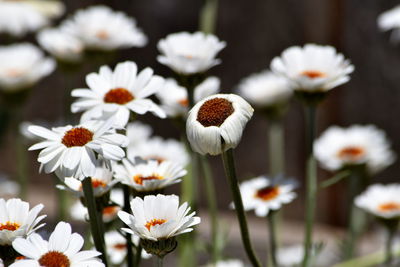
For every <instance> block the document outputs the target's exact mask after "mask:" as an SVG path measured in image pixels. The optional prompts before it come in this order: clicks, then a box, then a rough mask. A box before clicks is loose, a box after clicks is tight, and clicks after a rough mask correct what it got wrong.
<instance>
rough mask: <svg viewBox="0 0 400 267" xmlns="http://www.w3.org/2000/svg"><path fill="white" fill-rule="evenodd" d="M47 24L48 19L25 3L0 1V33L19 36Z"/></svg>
mask: <svg viewBox="0 0 400 267" xmlns="http://www.w3.org/2000/svg"><path fill="white" fill-rule="evenodd" d="M47 24H48V19H47V18H46V17H45V16H44V15H43V14H41V13H40V12H38V11H37V10H35V9H34V8H33V7H32V6H30V5H28V4H26V3H21V2H20V1H0V33H7V34H10V35H12V36H17V37H21V36H23V35H24V34H26V33H28V32H34V31H37V30H38V29H40V28H42V27H44V26H46V25H47ZM1 61H2V60H1Z"/></svg>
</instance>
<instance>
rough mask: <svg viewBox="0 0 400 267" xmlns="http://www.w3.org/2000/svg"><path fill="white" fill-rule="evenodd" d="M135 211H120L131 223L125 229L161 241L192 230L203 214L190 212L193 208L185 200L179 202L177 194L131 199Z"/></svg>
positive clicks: (121, 217) (145, 237)
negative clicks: (198, 215) (197, 215)
mask: <svg viewBox="0 0 400 267" xmlns="http://www.w3.org/2000/svg"><path fill="white" fill-rule="evenodd" d="M131 209H132V213H133V215H131V214H129V213H127V212H124V211H120V212H119V213H118V216H119V218H120V219H121V220H122V221H123V222H124V223H126V224H127V225H128V226H129V229H127V228H123V229H122V230H124V231H126V232H128V233H132V234H136V235H138V236H139V237H140V238H141V239H148V240H152V241H157V240H160V239H168V238H171V237H174V236H177V235H180V234H183V233H187V232H191V231H192V230H193V228H192V227H193V226H194V225H196V224H199V223H200V218H199V217H196V216H194V215H195V212H192V213H190V214H189V211H190V208H189V207H188V204H187V203H186V202H185V203H183V204H182V205H181V206H179V197H178V196H176V195H169V196H165V195H160V194H159V195H157V196H154V195H149V196H145V197H144V199H141V198H139V197H136V198H135V199H133V200H132V201H131Z"/></svg>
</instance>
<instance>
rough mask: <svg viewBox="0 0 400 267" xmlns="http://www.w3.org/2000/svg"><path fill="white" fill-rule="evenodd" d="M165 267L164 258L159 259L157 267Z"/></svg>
mask: <svg viewBox="0 0 400 267" xmlns="http://www.w3.org/2000/svg"><path fill="white" fill-rule="evenodd" d="M163 266H164V258H163V257H157V267H163Z"/></svg>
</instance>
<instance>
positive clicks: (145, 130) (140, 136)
mask: <svg viewBox="0 0 400 267" xmlns="http://www.w3.org/2000/svg"><path fill="white" fill-rule="evenodd" d="M152 133H153V129H152V128H151V126H150V125H147V124H144V123H142V122H139V121H135V122H131V123H128V124H127V125H126V136H127V137H128V139H129V145H128V150H129V148H130V147H135V146H137V145H139V144H140V143H145V142H146V141H147V140H148V139H149V138H150V136H151V134H152ZM128 154H129V153H128Z"/></svg>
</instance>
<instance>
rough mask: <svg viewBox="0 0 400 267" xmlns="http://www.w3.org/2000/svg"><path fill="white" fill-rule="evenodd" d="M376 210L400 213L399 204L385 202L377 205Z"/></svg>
mask: <svg viewBox="0 0 400 267" xmlns="http://www.w3.org/2000/svg"><path fill="white" fill-rule="evenodd" d="M378 209H379V210H380V211H383V212H390V211H400V203H398V202H387V203H383V204H381V205H379V207H378Z"/></svg>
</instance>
